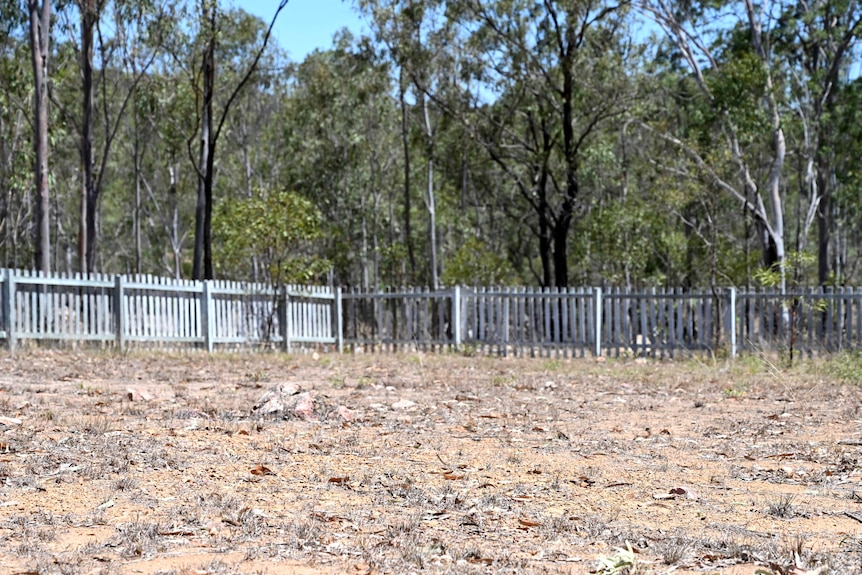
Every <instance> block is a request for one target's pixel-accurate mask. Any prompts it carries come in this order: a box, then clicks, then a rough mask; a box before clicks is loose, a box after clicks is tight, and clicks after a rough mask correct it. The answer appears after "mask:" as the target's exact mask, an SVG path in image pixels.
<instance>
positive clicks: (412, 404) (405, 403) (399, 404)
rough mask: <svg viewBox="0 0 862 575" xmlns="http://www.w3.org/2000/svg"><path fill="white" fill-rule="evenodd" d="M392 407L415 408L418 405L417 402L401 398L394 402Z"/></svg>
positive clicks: (396, 408) (401, 408)
mask: <svg viewBox="0 0 862 575" xmlns="http://www.w3.org/2000/svg"><path fill="white" fill-rule="evenodd" d="M391 407H392V409H395V410H404V409H413V408H415V407H416V402H415V401H410V400H409V399H401V400H398V401H396V402H395V403H393V404H392V405H391Z"/></svg>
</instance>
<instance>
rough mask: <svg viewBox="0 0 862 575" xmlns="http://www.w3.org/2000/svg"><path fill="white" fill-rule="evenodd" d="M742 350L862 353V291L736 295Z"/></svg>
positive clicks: (765, 291) (752, 291)
mask: <svg viewBox="0 0 862 575" xmlns="http://www.w3.org/2000/svg"><path fill="white" fill-rule="evenodd" d="M735 309H736V317H737V321H736V328H737V333H736V339H737V341H738V342H739V346H738V347H739V349H741V350H744V351H751V352H758V351H761V350H773V349H780V350H790V349H793V350H794V351H798V352H800V353H802V354H805V355H809V356H812V355H815V354H825V353H835V352H841V351H853V350H862V289H860V288H858V287H857V288H853V287H836V288H832V287H829V288H826V289H824V290H815V289H811V288H808V289H805V290H800V291H795V292H793V293H789V294H784V295H782V294H780V293H778V292H777V291H776V290H772V289H749V290H747V291H746V292H745V293H744V294H742V293H740V294H737V296H736V305H735Z"/></svg>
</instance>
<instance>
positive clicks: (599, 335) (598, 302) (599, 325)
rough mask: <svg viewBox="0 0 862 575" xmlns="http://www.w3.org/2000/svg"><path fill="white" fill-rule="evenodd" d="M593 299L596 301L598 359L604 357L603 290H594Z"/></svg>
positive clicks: (595, 351) (596, 346)
mask: <svg viewBox="0 0 862 575" xmlns="http://www.w3.org/2000/svg"><path fill="white" fill-rule="evenodd" d="M593 297H594V299H595V310H596V317H595V318H594V319H595V322H596V324H595V334H594V335H595V338H596V341H595V349H594V353H595V355H596V357H601V356H602V288H593Z"/></svg>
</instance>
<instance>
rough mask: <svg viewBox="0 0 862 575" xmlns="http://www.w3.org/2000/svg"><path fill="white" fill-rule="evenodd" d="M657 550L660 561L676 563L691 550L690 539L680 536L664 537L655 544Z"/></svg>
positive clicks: (667, 563) (682, 559) (669, 563)
mask: <svg viewBox="0 0 862 575" xmlns="http://www.w3.org/2000/svg"><path fill="white" fill-rule="evenodd" d="M657 550H658V553H659V555H660V556H661V561H662V563H664V564H665V565H677V564H679V563H682V562H683V561H684V560H685V558H686V555H688V553H689V551H690V550H691V541H690V540H688V539H684V538H682V537H673V538H670V539H665V540H664V541H662V542H661V543H660V544H659V545H658V546H657Z"/></svg>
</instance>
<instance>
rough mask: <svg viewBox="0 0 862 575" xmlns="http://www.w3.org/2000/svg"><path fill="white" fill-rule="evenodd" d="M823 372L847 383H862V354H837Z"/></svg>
mask: <svg viewBox="0 0 862 575" xmlns="http://www.w3.org/2000/svg"><path fill="white" fill-rule="evenodd" d="M823 367H824V369H823V371H824V372H825V373H826V374H827V375H829V376H831V377H833V378H835V379H837V380H839V381H843V382H846V383H860V382H862V352H859V351H846V352H841V353H836V354H834V355H833V356H831V357H830V358H829V360H827V361H826V362H825V364H824V366H823Z"/></svg>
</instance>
